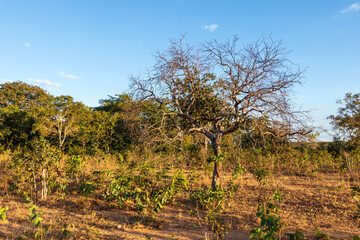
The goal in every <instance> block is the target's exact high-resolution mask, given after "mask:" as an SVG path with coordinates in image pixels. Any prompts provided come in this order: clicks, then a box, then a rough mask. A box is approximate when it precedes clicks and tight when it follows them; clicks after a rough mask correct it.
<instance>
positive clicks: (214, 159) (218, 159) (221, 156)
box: [206, 152, 226, 163]
mask: <svg viewBox="0 0 360 240" xmlns="http://www.w3.org/2000/svg"><path fill="white" fill-rule="evenodd" d="M225 159H226V153H225V152H222V153H220V154H218V155H217V156H213V157H209V158H207V159H206V161H207V162H208V163H212V162H216V163H221V162H223V161H224V160H225Z"/></svg>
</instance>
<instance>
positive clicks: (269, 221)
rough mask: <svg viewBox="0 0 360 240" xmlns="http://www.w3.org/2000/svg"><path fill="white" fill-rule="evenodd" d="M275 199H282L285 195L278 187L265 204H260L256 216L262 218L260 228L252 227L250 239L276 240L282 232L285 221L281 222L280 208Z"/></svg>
mask: <svg viewBox="0 0 360 240" xmlns="http://www.w3.org/2000/svg"><path fill="white" fill-rule="evenodd" d="M273 200H277V201H282V200H283V197H282V196H281V195H280V192H279V191H278V190H277V189H276V190H275V193H274V195H273V197H272V198H271V197H268V198H267V199H266V202H265V203H264V204H260V205H259V206H258V212H257V213H256V216H257V217H259V218H260V219H261V222H260V228H253V229H251V231H250V232H251V235H250V239H256V240H263V239H268V240H275V239H276V238H277V237H278V236H279V235H280V233H281V231H282V229H283V227H284V223H282V222H281V218H280V216H279V214H278V213H279V209H278V208H277V207H276V205H275V204H274V202H273Z"/></svg>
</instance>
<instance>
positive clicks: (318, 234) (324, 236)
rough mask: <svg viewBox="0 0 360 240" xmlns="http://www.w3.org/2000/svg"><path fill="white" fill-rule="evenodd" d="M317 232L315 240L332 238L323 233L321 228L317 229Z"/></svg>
mask: <svg viewBox="0 0 360 240" xmlns="http://www.w3.org/2000/svg"><path fill="white" fill-rule="evenodd" d="M315 232H316V235H315V239H316V240H329V239H330V237H329V236H328V235H327V234H326V233H324V232H322V231H321V230H320V229H319V228H317V227H315Z"/></svg>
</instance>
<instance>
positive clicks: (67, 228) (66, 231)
mask: <svg viewBox="0 0 360 240" xmlns="http://www.w3.org/2000/svg"><path fill="white" fill-rule="evenodd" d="M74 228H75V225H74V224H73V223H70V224H68V223H64V224H63V226H62V228H61V236H62V237H63V238H64V239H68V238H69V237H70V236H71V229H74Z"/></svg>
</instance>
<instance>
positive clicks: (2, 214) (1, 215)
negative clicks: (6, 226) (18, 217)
mask: <svg viewBox="0 0 360 240" xmlns="http://www.w3.org/2000/svg"><path fill="white" fill-rule="evenodd" d="M7 210H9V208H8V207H4V208H3V207H0V219H1V220H2V221H5V220H6V211H7Z"/></svg>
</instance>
